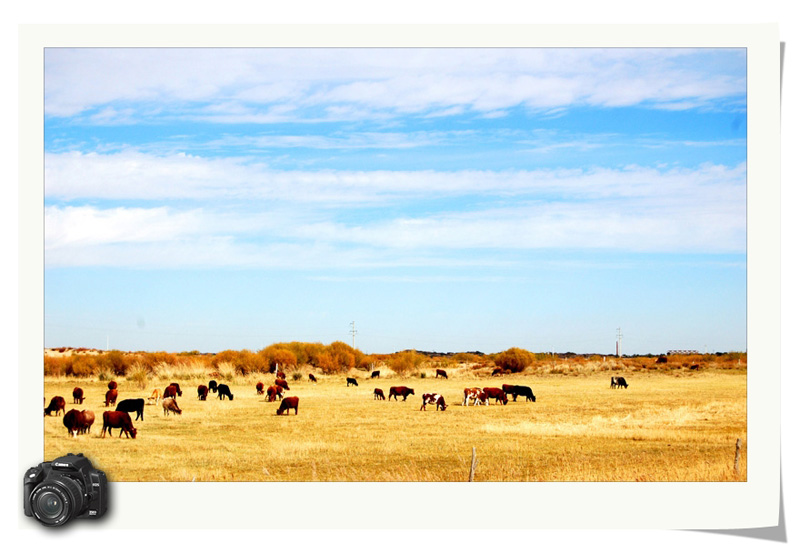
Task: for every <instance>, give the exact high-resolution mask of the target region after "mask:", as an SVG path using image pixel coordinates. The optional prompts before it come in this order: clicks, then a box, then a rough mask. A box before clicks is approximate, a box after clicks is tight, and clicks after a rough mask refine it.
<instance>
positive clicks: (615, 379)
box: [611, 376, 617, 388]
mask: <svg viewBox="0 0 800 553" xmlns="http://www.w3.org/2000/svg"><path fill="white" fill-rule="evenodd" d="M611 387H612V388H616V387H617V377H616V376H612V377H611Z"/></svg>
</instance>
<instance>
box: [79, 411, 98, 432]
mask: <svg viewBox="0 0 800 553" xmlns="http://www.w3.org/2000/svg"><path fill="white" fill-rule="evenodd" d="M81 413H82V414H83V426H82V427H81V428H80V429H79V430H78V433H79V434H86V433H87V432H89V431H90V430H91V429H92V425H93V424H94V411H81Z"/></svg>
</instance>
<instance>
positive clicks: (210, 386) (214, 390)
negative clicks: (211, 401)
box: [208, 380, 217, 394]
mask: <svg viewBox="0 0 800 553" xmlns="http://www.w3.org/2000/svg"><path fill="white" fill-rule="evenodd" d="M208 391H209V392H211V393H212V394H216V393H217V381H216V380H209V381H208Z"/></svg>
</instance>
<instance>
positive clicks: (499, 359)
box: [494, 348, 534, 373]
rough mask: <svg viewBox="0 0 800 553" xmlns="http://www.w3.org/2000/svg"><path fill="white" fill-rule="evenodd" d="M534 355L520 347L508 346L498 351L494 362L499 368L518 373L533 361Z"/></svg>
mask: <svg viewBox="0 0 800 553" xmlns="http://www.w3.org/2000/svg"><path fill="white" fill-rule="evenodd" d="M533 359H534V356H533V354H532V353H531V352H529V351H527V350H524V349H521V348H510V349H507V350H505V351H503V352H501V353H498V354H497V355H496V356H495V358H494V363H495V365H497V366H498V367H500V368H501V369H506V370H509V371H511V372H512V373H518V372H521V371H522V370H524V369H525V367H527V366H529V365H531V364H532V363H533Z"/></svg>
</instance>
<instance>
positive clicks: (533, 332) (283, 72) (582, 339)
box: [44, 48, 747, 353]
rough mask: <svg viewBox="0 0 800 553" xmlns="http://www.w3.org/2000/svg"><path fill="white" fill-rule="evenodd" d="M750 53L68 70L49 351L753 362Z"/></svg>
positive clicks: (333, 58) (60, 86)
mask: <svg viewBox="0 0 800 553" xmlns="http://www.w3.org/2000/svg"><path fill="white" fill-rule="evenodd" d="M746 139H747V97H746V54H745V51H744V50H743V49H702V50H685V49H642V48H639V49H605V50H604V49H587V48H582V49H458V48H447V49H422V48H416V49H363V48H355V49H313V48H312V49H286V48H283V49H149V48H140V49H102V48H100V49H92V48H85V49H53V48H50V49H47V50H46V52H45V152H44V166H45V205H44V210H45V244H44V254H45V319H44V322H45V346H47V347H56V346H62V345H65V346H84V347H99V348H104V347H105V346H106V344H107V343H108V344H109V345H110V346H111V347H112V348H118V349H123V350H167V351H183V350H193V349H197V350H201V351H219V350H222V349H229V348H230V349H242V348H248V349H254V350H257V349H260V348H262V347H264V346H266V345H268V344H270V343H273V342H277V341H289V340H302V341H314V342H316V341H319V342H323V343H329V342H331V341H334V340H343V341H346V342H348V343H350V342H351V337H350V335H349V333H348V331H349V330H350V323H351V321H355V324H356V329H357V331H358V334H357V335H356V346H357V347H358V348H360V349H362V350H363V351H366V352H392V351H397V350H402V349H406V348H414V349H421V350H437V351H467V350H480V351H485V352H496V351H501V350H503V349H506V348H508V347H512V346H518V347H524V348H527V349H530V350H532V351H550V350H553V349H554V350H556V351H576V352H600V353H611V352H613V351H614V346H615V335H616V329H617V328H618V327H620V328H621V329H622V333H623V340H622V351H623V353H659V352H663V351H666V350H668V349H698V350H701V351H702V350H705V349H707V350H709V351H729V350H737V351H741V350H745V349H746V332H745V330H746V309H745V307H746V230H747V228H746V184H747V183H746V178H747V172H746V161H747V149H746V146H747V143H746Z"/></svg>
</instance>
